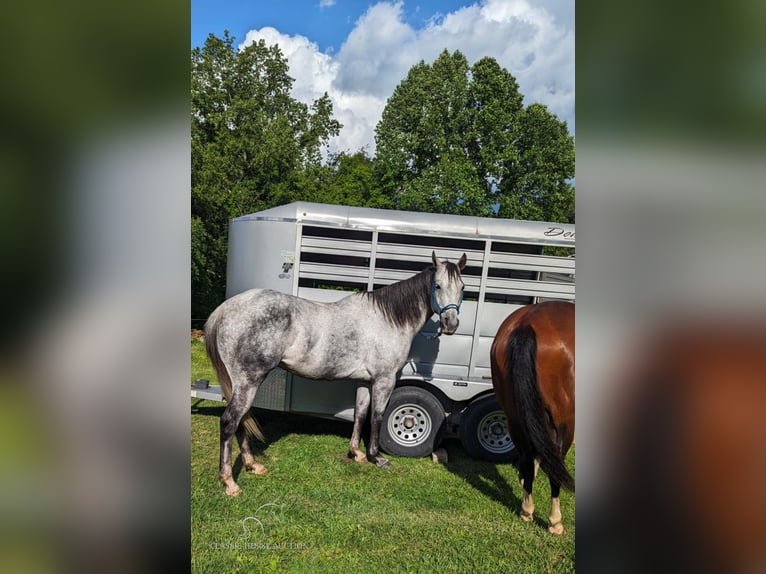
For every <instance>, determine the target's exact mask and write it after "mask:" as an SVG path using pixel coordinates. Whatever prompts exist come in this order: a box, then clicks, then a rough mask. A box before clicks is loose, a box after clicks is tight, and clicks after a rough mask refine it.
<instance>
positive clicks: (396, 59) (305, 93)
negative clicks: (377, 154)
mask: <svg viewBox="0 0 766 574" xmlns="http://www.w3.org/2000/svg"><path fill="white" fill-rule="evenodd" d="M332 1H333V0H322V2H323V3H325V4H329V2H332ZM569 4H570V3H569V2H566V3H562V2H558V1H553V0H536V1H535V2H534V3H533V2H532V1H531V0H484V1H482V2H480V3H475V4H472V5H469V6H466V7H463V8H460V9H459V10H456V11H455V12H452V13H449V14H446V15H439V16H437V17H434V18H432V19H431V21H430V22H428V23H427V24H426V26H425V27H424V28H422V29H414V28H413V27H412V26H410V25H409V24H408V23H406V21H405V19H404V15H403V10H404V6H403V2H401V1H398V2H379V3H377V4H375V5H373V6H372V7H370V8H369V9H368V10H367V11H366V12H365V13H364V14H363V15H362V16H361V17H360V18H359V19H358V20H357V22H356V23H355V26H354V28H353V30H352V31H351V33H350V34H349V36H348V38H347V39H346V41H345V42H344V43H343V45H342V46H341V47H340V49H339V50H338V52H337V53H336V54H334V55H330V54H326V53H322V52H320V51H319V48H318V46H317V44H315V43H313V42H311V41H310V40H308V39H307V38H305V37H303V36H287V35H285V34H282V33H281V32H279V31H278V30H275V29H274V28H268V27H267V28H262V29H260V30H251V31H250V32H248V34H247V36H246V37H245V40H244V41H243V42H242V44H241V45H240V47H243V46H245V45H247V44H249V43H251V42H253V41H257V40H259V39H263V40H265V41H266V42H267V43H269V44H273V43H278V44H279V46H280V48H281V50H282V52H283V53H284V55H285V56H286V57H287V59H288V62H289V64H290V75H291V76H292V77H294V78H295V80H296V81H295V84H294V87H293V96H294V97H295V98H296V99H298V100H300V101H303V102H306V103H311V101H313V100H314V99H316V98H318V97H320V96H321V95H322V94H323V93H324V92H325V91H326V92H327V93H328V94H329V96H330V98H331V99H332V101H333V110H334V113H335V117H336V118H337V119H338V121H340V122H341V123H342V124H343V125H344V127H343V129H342V131H341V134H340V136H338V137H337V138H334V140H333V141H332V142H331V149H332V151H341V150H347V151H351V152H354V151H357V150H358V149H361V148H366V149H367V151H368V153H370V154H372V153H373V152H374V150H375V140H374V133H375V125H376V124H377V123H378V121H379V120H380V116H381V114H382V112H383V108H384V107H385V103H386V100H387V99H388V97H390V96H391V94H392V93H393V91H394V88H395V87H396V86H397V85H398V84H399V82H401V81H402V80H403V79H404V78H405V76H406V75H407V72H408V71H409V69H410V68H411V67H412V66H413V65H414V64H416V63H418V62H419V61H420V60H425V61H426V62H432V61H433V60H434V59H435V58H436V57H437V56H438V55H439V54H440V53H441V52H442V51H443V50H444V49H445V48H446V49H448V50H450V51H454V50H460V51H461V52H462V53H463V54H464V55H465V56H466V57H467V58H468V61H469V62H470V63H473V62H475V61H476V60H478V59H480V58H482V57H485V56H490V57H493V58H495V60H497V62H498V63H499V64H500V65H501V66H502V67H504V68H506V69H507V70H509V71H510V72H511V73H512V74H513V75H514V76H515V77H516V79H517V80H518V82H519V89H520V90H521V93H522V94H524V96H525V99H524V102H525V104H529V103H532V102H541V103H543V104H545V105H547V106H548V108H549V109H550V110H551V111H552V112H553V113H555V114H556V115H557V116H558V117H559V118H561V119H563V120H565V121H566V122H567V124H568V125H569V128H570V131H571V132H574V109H575V104H574V10H573V6H574V3H573V2H571V6H570V5H569Z"/></svg>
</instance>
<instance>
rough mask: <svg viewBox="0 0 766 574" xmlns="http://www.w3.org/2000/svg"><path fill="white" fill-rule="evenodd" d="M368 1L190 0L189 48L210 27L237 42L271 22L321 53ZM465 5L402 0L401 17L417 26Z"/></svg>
mask: <svg viewBox="0 0 766 574" xmlns="http://www.w3.org/2000/svg"><path fill="white" fill-rule="evenodd" d="M329 1H330V2H332V1H333V0H329ZM325 2H326V3H328V4H329V2H328V0H325ZM373 4H375V2H369V1H365V0H334V3H333V4H332V5H327V6H320V0H308V1H306V0H286V1H282V2H279V1H274V0H192V3H191V16H192V30H191V41H192V47H194V46H201V45H203V44H204V43H205V38H207V36H208V34H210V33H211V32H212V33H214V34H215V35H216V36H219V37H220V36H222V35H223V31H224V30H229V32H230V33H231V35H233V36H235V37H236V38H237V40H238V41H242V39H243V38H244V37H245V34H246V33H247V32H248V30H252V29H254V28H262V27H263V26H271V27H273V28H276V29H277V30H279V31H281V32H283V33H285V34H289V35H295V34H300V35H302V36H306V37H307V38H310V39H311V40H313V41H314V42H316V43H317V44H318V46H319V49H320V50H321V51H323V52H327V51H337V50H338V49H339V48H340V46H341V44H342V43H343V41H344V40H345V39H346V37H347V36H348V34H349V33H350V32H351V30H352V29H353V27H354V23H355V22H356V21H357V20H358V19H359V17H360V16H361V15H362V14H364V13H365V12H366V11H367V9H368V8H369V7H370V6H372V5H373ZM469 4H471V3H470V2H466V1H465V0H421V1H418V2H405V3H404V19H405V21H406V22H407V23H408V24H410V25H411V26H413V27H415V28H422V27H423V26H424V25H425V24H426V23H427V22H428V20H429V19H430V18H432V17H433V16H434V15H437V14H443V13H448V12H451V11H453V10H455V9H457V8H460V7H462V6H466V5H469Z"/></svg>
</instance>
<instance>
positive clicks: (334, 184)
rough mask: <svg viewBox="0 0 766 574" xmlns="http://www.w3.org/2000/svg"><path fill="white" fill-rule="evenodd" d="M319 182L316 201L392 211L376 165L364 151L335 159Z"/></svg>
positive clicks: (331, 160) (337, 155) (325, 168)
mask: <svg viewBox="0 0 766 574" xmlns="http://www.w3.org/2000/svg"><path fill="white" fill-rule="evenodd" d="M317 179H318V183H317V191H316V194H315V195H314V199H313V201H317V202H319V203H331V204H337V205H353V206H357V207H377V208H383V209H385V208H391V207H392V203H391V200H390V199H389V198H388V197H386V196H384V195H383V191H382V187H381V185H380V181H379V180H378V177H377V175H376V173H375V164H374V162H373V160H372V158H370V157H369V156H367V154H366V153H365V152H364V151H358V152H356V153H354V154H349V153H346V152H342V153H339V154H336V155H333V156H331V157H330V158H329V161H328V163H327V165H326V166H324V167H323V168H322V173H321V174H320V175H319V176H318V178H317Z"/></svg>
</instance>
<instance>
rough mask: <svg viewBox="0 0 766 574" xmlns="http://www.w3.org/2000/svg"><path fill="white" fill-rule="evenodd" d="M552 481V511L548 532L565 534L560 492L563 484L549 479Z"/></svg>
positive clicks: (549, 517) (549, 516)
mask: <svg viewBox="0 0 766 574" xmlns="http://www.w3.org/2000/svg"><path fill="white" fill-rule="evenodd" d="M549 482H550V483H551V512H550V514H549V515H548V523H549V524H550V526H548V532H550V533H551V534H564V533H565V532H566V531H565V530H564V525H563V524H562V523H561V499H560V498H559V494H560V492H561V485H560V484H559V483H558V482H553V480H550V481H549Z"/></svg>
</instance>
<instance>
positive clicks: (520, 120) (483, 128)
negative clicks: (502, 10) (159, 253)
mask: <svg viewBox="0 0 766 574" xmlns="http://www.w3.org/2000/svg"><path fill="white" fill-rule="evenodd" d="M292 86H293V78H291V77H290V76H289V75H288V62H287V60H286V59H285V57H284V56H283V55H282V52H281V51H280V49H279V47H278V46H267V45H266V44H265V43H264V42H263V41H260V42H258V43H254V44H251V45H249V46H247V47H246V48H244V49H243V50H236V49H235V48H234V38H233V37H231V36H230V35H229V33H228V32H225V33H224V35H223V37H222V38H218V37H216V36H215V35H213V34H211V35H210V36H208V39H207V40H206V42H205V45H204V46H203V47H201V48H194V49H193V50H192V52H191V104H192V105H191V162H192V177H191V188H192V189H191V215H192V218H191V281H192V318H193V319H195V321H194V326H199V325H200V324H201V322H202V321H204V319H205V318H206V317H207V316H208V315H209V313H210V312H211V311H212V310H213V308H215V306H216V305H218V304H219V303H220V302H221V301H222V300H223V298H224V289H225V279H226V254H227V233H228V225H229V220H230V219H231V218H233V217H238V216H240V215H245V214H248V213H252V212H255V211H260V210H262V209H267V208H270V207H274V206H276V205H282V204H285V203H289V202H292V201H301V200H305V201H315V202H319V203H332V204H340V205H353V206H363V207H378V208H398V209H406V210H412V211H429V212H435V213H455V214H462V215H480V216H495V215H497V216H500V217H508V218H514V219H536V220H545V221H560V222H574V188H573V186H572V185H571V180H572V178H573V177H574V142H573V140H572V137H571V136H570V135H569V133H568V132H567V127H566V124H565V123H564V122H562V121H560V120H558V118H556V117H555V116H554V115H553V114H551V113H550V112H548V110H547V109H546V108H545V106H543V105H541V104H531V105H529V106H527V107H526V108H525V107H524V105H523V103H522V99H523V98H522V95H521V93H519V87H518V84H517V82H516V79H515V78H514V77H513V76H512V75H511V74H510V73H509V72H508V71H507V70H505V69H503V68H501V67H500V66H499V65H498V63H497V62H496V61H495V60H494V59H492V58H483V59H481V60H479V61H478V62H476V63H475V64H474V65H473V66H470V65H469V63H468V60H467V59H466V58H465V56H463V54H461V53H460V52H458V51H456V52H454V53H452V54H450V53H449V52H448V51H446V50H445V51H444V52H442V54H441V55H440V56H439V57H438V58H437V59H436V60H435V61H434V62H433V64H431V65H428V64H426V63H425V62H422V61H421V62H420V63H419V64H417V65H415V66H413V67H412V68H411V69H410V71H409V73H408V74H407V77H406V78H405V79H404V80H403V81H402V82H401V83H400V84H399V85H398V86H397V87H396V89H395V90H394V93H393V94H392V96H391V97H390V98H389V100H388V103H387V105H386V107H385V110H384V111H383V116H382V118H381V121H380V122H379V123H378V125H377V127H376V134H375V138H376V142H377V151H376V156H375V157H374V158H370V157H369V156H368V155H367V154H366V153H365V152H364V151H357V152H343V153H338V154H334V155H329V156H328V155H327V154H326V153H323V152H324V150H325V149H326V145H327V143H328V141H329V138H330V137H332V136H334V135H337V134H338V133H339V131H340V128H341V125H340V124H339V123H338V122H337V121H336V120H335V119H334V118H333V109H332V103H331V101H330V98H329V97H328V95H327V94H324V95H323V96H322V97H321V98H319V99H318V100H316V101H314V102H313V104H312V105H310V106H308V105H306V104H303V103H301V102H298V101H297V100H295V99H293V98H292V97H291V95H290V91H291V89H292ZM323 158H324V159H323Z"/></svg>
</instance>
